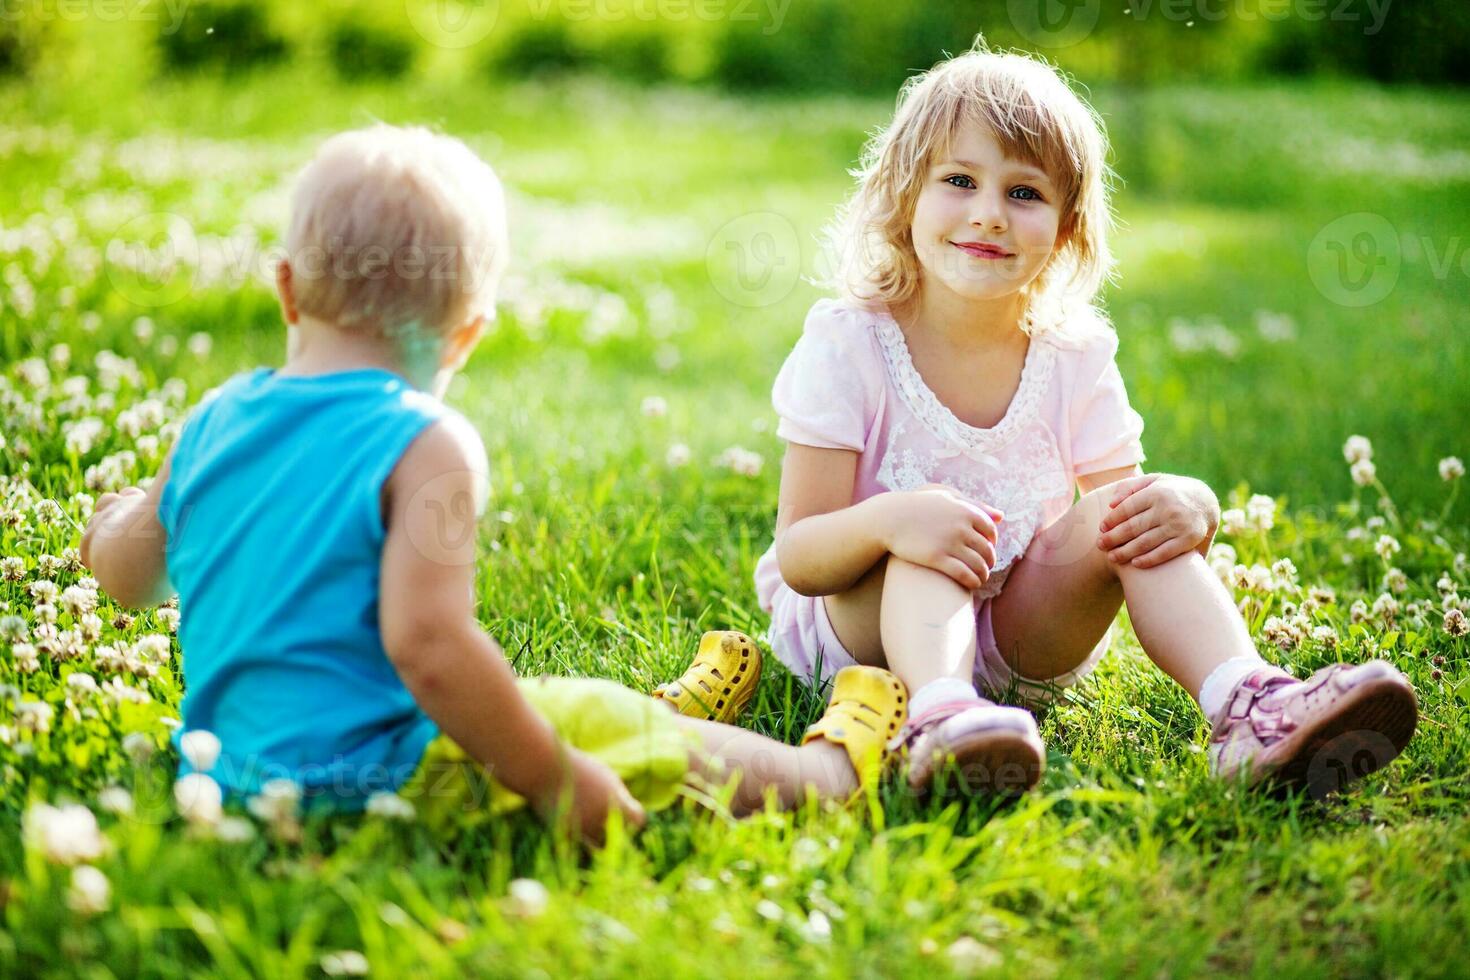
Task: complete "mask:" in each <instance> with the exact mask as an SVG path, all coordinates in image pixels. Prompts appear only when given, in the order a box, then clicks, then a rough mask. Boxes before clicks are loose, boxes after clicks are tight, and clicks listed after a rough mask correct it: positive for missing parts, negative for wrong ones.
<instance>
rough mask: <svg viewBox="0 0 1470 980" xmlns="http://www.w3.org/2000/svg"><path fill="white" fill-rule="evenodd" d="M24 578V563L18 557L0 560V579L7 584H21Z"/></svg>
mask: <svg viewBox="0 0 1470 980" xmlns="http://www.w3.org/2000/svg"><path fill="white" fill-rule="evenodd" d="M25 577H26V562H25V559H24V558H21V557H20V556H18V555H6V556H5V557H4V558H0V578H3V579H4V580H5V581H7V582H23V581H25Z"/></svg>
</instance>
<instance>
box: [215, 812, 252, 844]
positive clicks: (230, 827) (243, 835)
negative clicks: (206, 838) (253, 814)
mask: <svg viewBox="0 0 1470 980" xmlns="http://www.w3.org/2000/svg"><path fill="white" fill-rule="evenodd" d="M214 839H215V840H217V841H219V842H221V843H223V844H245V843H248V842H249V841H252V840H254V839H255V824H253V823H251V822H250V821H249V820H246V819H245V818H244V817H221V818H220V820H219V822H218V823H216V824H215V825H214Z"/></svg>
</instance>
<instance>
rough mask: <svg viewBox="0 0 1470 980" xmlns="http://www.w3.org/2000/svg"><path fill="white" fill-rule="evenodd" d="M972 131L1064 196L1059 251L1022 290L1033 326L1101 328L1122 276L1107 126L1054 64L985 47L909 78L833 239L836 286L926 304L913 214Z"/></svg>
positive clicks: (893, 301)
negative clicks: (1117, 272) (1094, 324)
mask: <svg viewBox="0 0 1470 980" xmlns="http://www.w3.org/2000/svg"><path fill="white" fill-rule="evenodd" d="M966 124H976V125H980V126H983V127H985V128H986V129H988V130H990V132H992V133H993V134H994V135H995V138H996V140H997V141H999V143H1000V145H1001V147H1002V148H1003V149H1004V150H1005V152H1006V153H1007V154H1008V155H1009V156H1011V157H1014V158H1016V159H1018V160H1023V161H1025V162H1026V163H1029V164H1031V165H1033V166H1037V167H1040V168H1041V169H1042V170H1044V171H1045V172H1046V173H1047V174H1048V176H1050V177H1051V179H1052V180H1053V181H1055V182H1056V184H1057V187H1058V189H1059V190H1060V191H1061V195H1062V199H1061V202H1060V203H1061V224H1060V231H1059V236H1058V239H1059V242H1060V244H1059V245H1058V246H1057V248H1056V249H1055V250H1054V251H1053V252H1052V255H1051V258H1050V259H1048V260H1047V262H1046V264H1045V265H1044V266H1043V267H1042V270H1041V272H1040V273H1039V274H1038V275H1037V276H1036V278H1035V279H1034V280H1032V282H1030V283H1028V284H1027V286H1026V287H1025V289H1024V290H1023V293H1024V296H1025V301H1026V306H1025V308H1026V317H1025V320H1024V321H1023V329H1027V330H1028V331H1029V330H1032V329H1042V328H1043V327H1042V326H1040V325H1046V324H1051V325H1058V326H1062V325H1065V324H1067V322H1068V321H1077V320H1083V321H1086V320H1101V319H1102V314H1101V311H1100V310H1098V309H1097V308H1096V306H1095V300H1096V297H1097V294H1098V291H1099V290H1100V289H1101V288H1102V285H1103V283H1104V282H1106V281H1107V280H1108V279H1109V278H1110V277H1111V275H1112V268H1113V258H1112V254H1111V253H1110V252H1109V250H1108V231H1109V229H1110V227H1111V225H1112V211H1111V208H1110V205H1109V202H1108V193H1109V186H1110V184H1111V182H1112V172H1111V171H1110V170H1109V168H1108V164H1107V154H1108V144H1107V136H1106V134H1105V133H1104V130H1103V125H1102V121H1101V119H1100V118H1099V117H1098V115H1097V113H1096V112H1095V111H1094V110H1093V109H1092V108H1091V107H1090V106H1088V105H1087V104H1086V103H1085V102H1083V101H1082V100H1081V99H1080V98H1078V96H1077V95H1076V94H1075V93H1074V92H1073V91H1072V90H1071V88H1070V87H1068V85H1067V82H1066V81H1065V79H1063V77H1062V76H1061V74H1060V73H1059V72H1058V71H1057V70H1056V69H1055V68H1053V67H1052V66H1051V65H1049V64H1047V63H1046V62H1043V61H1040V60H1037V59H1036V58H1033V57H1030V56H1029V55H1025V54H1019V53H1013V52H996V51H992V50H990V49H989V48H988V47H987V46H986V45H985V42H984V41H983V40H979V39H977V41H976V42H975V46H974V47H973V48H972V49H971V50H969V51H967V52H965V53H964V54H961V55H958V56H956V57H954V58H950V59H949V60H948V61H943V62H941V63H939V64H938V65H935V66H934V67H933V68H931V69H930V70H929V71H927V72H924V73H923V74H921V75H915V76H914V77H912V78H910V79H909V80H908V81H906V82H905V83H904V85H903V88H902V89H901V90H900V91H899V96H898V105H897V109H896V111H895V112H894V116H893V121H892V122H890V123H889V124H888V126H887V127H886V128H884V129H883V130H881V131H879V132H878V133H876V134H875V135H874V136H873V137H872V138H871V139H870V140H869V141H868V143H867V145H866V147H865V148H864V150H863V156H862V161H861V164H860V166H859V167H858V169H856V170H854V171H852V175H853V176H854V177H855V178H857V189H856V191H855V192H854V193H853V195H852V197H851V198H849V200H848V201H847V203H846V204H844V205H843V207H842V208H841V209H840V210H839V212H838V215H837V219H836V220H835V221H834V222H833V223H832V224H831V225H830V226H829V227H828V229H827V231H826V239H827V246H828V249H829V252H830V254H831V256H832V257H833V259H834V275H833V277H832V279H831V281H830V282H829V285H832V286H835V287H836V288H837V289H838V290H839V291H840V292H842V293H844V294H846V295H847V296H848V297H850V298H852V299H854V300H856V301H858V302H860V303H864V304H882V305H884V306H887V307H888V308H890V309H896V308H900V307H902V306H904V305H905V304H906V303H908V302H909V301H910V300H911V299H913V298H914V297H915V295H916V293H917V291H918V287H919V276H920V267H919V259H918V255H917V254H916V253H915V251H914V242H913V236H912V233H911V225H912V221H913V215H914V206H915V203H916V202H917V200H918V197H919V191H920V188H921V186H922V183H923V178H924V176H925V173H926V172H927V171H928V169H929V167H930V166H932V164H933V162H934V160H935V159H937V158H938V154H941V153H943V152H945V151H946V150H947V148H948V146H949V141H950V140H951V138H952V137H953V135H954V133H955V132H956V131H957V130H958V129H959V127H961V126H963V125H966Z"/></svg>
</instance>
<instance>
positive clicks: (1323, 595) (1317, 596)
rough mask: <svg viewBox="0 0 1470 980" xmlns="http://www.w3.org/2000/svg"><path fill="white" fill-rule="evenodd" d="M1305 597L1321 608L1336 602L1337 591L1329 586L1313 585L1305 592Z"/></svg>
mask: <svg viewBox="0 0 1470 980" xmlns="http://www.w3.org/2000/svg"><path fill="white" fill-rule="evenodd" d="M1307 595H1309V596H1310V597H1311V598H1312V600H1313V601H1314V602H1316V603H1318V604H1320V605H1323V606H1331V605H1334V604H1335V603H1336V602H1337V590H1336V589H1334V588H1333V587H1332V586H1330V585H1314V586H1312V587H1311V588H1310V589H1308V590H1307Z"/></svg>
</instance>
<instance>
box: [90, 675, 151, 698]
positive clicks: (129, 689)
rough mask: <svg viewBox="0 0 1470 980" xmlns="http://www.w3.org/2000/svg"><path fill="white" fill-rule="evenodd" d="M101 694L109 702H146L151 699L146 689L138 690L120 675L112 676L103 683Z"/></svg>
mask: <svg viewBox="0 0 1470 980" xmlns="http://www.w3.org/2000/svg"><path fill="white" fill-rule="evenodd" d="M102 696H103V697H105V698H107V700H108V702H109V703H111V704H123V703H127V704H147V703H148V702H149V701H152V700H153V699H152V698H151V697H149V696H148V692H147V691H140V690H138V689H137V688H136V687H133V686H132V685H131V684H126V683H124V682H123V679H122V678H121V677H114V678H111V679H110V680H108V681H106V682H105V683H103V685H102Z"/></svg>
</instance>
